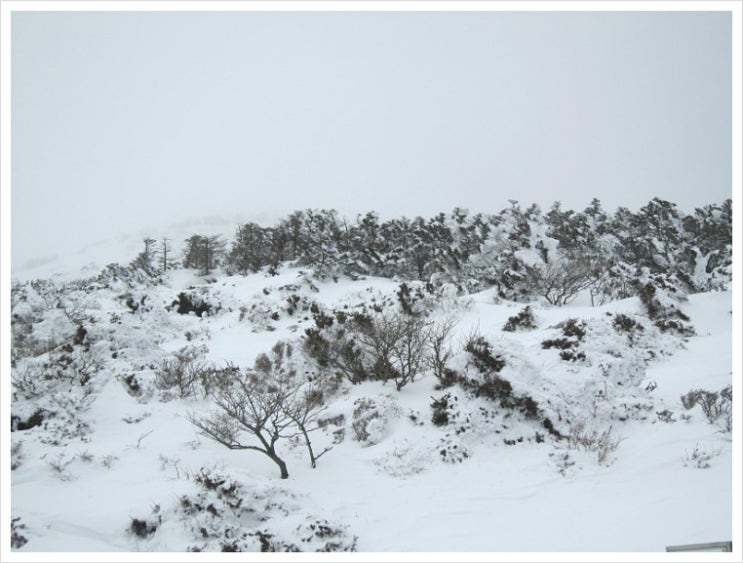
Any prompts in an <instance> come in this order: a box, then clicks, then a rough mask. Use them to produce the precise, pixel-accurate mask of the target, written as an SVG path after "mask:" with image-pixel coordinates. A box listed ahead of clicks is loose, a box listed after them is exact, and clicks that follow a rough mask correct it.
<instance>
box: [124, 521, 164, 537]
mask: <svg viewBox="0 0 743 563" xmlns="http://www.w3.org/2000/svg"><path fill="white" fill-rule="evenodd" d="M159 525H160V518H159V517H158V518H157V519H139V518H132V519H131V523H130V524H129V527H128V528H127V531H128V532H129V533H130V534H131V535H133V536H136V537H138V538H142V539H146V538H148V537H150V536H151V535H152V534H154V533H155V532H157V527H158V526H159Z"/></svg>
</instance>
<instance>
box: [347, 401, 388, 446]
mask: <svg viewBox="0 0 743 563" xmlns="http://www.w3.org/2000/svg"><path fill="white" fill-rule="evenodd" d="M353 405H354V409H353V418H352V421H351V428H352V429H353V434H354V438H355V439H356V440H357V441H358V442H361V443H362V444H364V445H367V446H372V445H374V444H378V443H379V442H380V441H381V440H382V438H383V437H384V431H385V428H386V426H387V416H386V415H387V413H386V412H385V411H386V409H385V408H384V407H383V406H382V405H380V404H378V403H377V402H376V401H375V400H374V399H372V398H370V397H362V398H360V399H356V400H355V401H354V403H353Z"/></svg>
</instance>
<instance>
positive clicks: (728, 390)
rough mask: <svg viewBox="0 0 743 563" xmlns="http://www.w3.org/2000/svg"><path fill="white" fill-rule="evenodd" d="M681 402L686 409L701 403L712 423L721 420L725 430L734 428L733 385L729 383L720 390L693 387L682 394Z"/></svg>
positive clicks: (728, 430)
mask: <svg viewBox="0 0 743 563" xmlns="http://www.w3.org/2000/svg"><path fill="white" fill-rule="evenodd" d="M681 404H682V405H684V408H685V409H686V410H690V409H692V408H694V407H695V406H696V405H699V406H700V408H701V409H702V412H703V413H704V416H706V417H707V420H708V421H709V423H710V424H715V423H718V421H720V424H721V426H722V428H723V430H725V432H730V431H732V428H733V386H732V385H728V386H727V387H725V388H724V389H721V390H720V391H719V392H714V391H706V390H704V389H693V390H691V391H689V392H688V393H686V395H682V396H681Z"/></svg>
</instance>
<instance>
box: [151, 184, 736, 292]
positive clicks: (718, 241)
mask: <svg viewBox="0 0 743 563" xmlns="http://www.w3.org/2000/svg"><path fill="white" fill-rule="evenodd" d="M154 244H155V241H154V240H152V239H148V240H146V241H145V251H144V252H143V253H142V254H141V255H140V256H139V257H138V259H137V260H138V262H139V265H141V266H142V267H143V268H149V269H155V270H159V271H164V270H167V269H168V268H169V267H173V265H175V263H174V262H169V261H168V260H169V258H168V256H167V254H168V253H170V257H172V256H173V251H172V250H171V248H170V245H169V242H168V241H167V240H163V241H162V242H161V244H160V252H159V253H158V252H155V251H154ZM731 262H732V201H731V200H730V199H728V200H726V201H724V202H722V203H721V204H709V205H705V206H703V207H701V208H697V209H695V210H694V212H692V213H684V212H682V211H681V210H680V209H679V208H678V207H677V206H676V205H675V204H674V203H671V202H668V201H664V200H661V199H659V198H654V199H652V200H651V201H649V202H648V203H647V205H645V206H643V207H642V208H641V209H639V210H638V211H637V212H632V211H630V210H629V209H627V208H624V207H620V208H618V209H617V210H616V211H615V212H614V213H609V212H607V211H605V210H604V209H603V208H602V206H601V203H600V201H599V200H598V199H594V200H593V201H592V202H591V204H590V205H589V206H588V207H586V208H585V209H584V210H583V211H573V210H564V209H563V208H562V205H561V203H560V202H555V203H554V204H552V206H551V207H550V208H549V210H548V211H547V212H543V211H542V210H541V208H540V207H539V206H538V205H531V206H529V207H526V208H523V207H522V206H521V205H520V204H519V203H518V202H517V201H511V202H510V207H508V208H505V209H503V210H501V211H500V212H498V213H494V214H483V213H476V214H470V213H469V212H468V211H467V210H466V209H462V208H455V209H454V210H453V211H452V212H451V213H448V214H445V213H439V214H437V215H435V216H434V217H430V218H427V219H426V218H423V217H420V216H419V217H415V218H414V219H409V218H407V217H400V218H394V219H389V220H384V221H383V220H381V219H380V216H379V215H378V214H377V213H375V212H373V211H372V212H368V213H366V214H362V215H358V216H357V217H356V218H355V219H354V220H352V221H349V220H348V219H347V218H345V217H341V216H340V215H339V214H338V212H337V211H335V210H332V209H331V210H328V209H320V210H315V209H308V210H304V211H295V212H293V213H291V214H290V215H288V216H287V217H285V218H284V219H282V220H280V221H279V222H278V223H277V224H275V225H273V226H261V225H258V224H256V223H245V224H243V225H239V226H238V227H237V229H236V232H235V234H234V237H233V238H232V240H231V242H230V244H229V245H228V243H227V241H226V240H225V239H224V238H223V237H222V236H220V235H209V236H207V235H198V234H194V235H192V236H190V237H189V238H188V239H187V240H186V241H185V246H184V250H183V253H182V261H181V263H180V265H181V266H182V267H186V268H193V269H195V270H197V271H199V272H200V273H201V274H204V275H206V274H209V273H210V272H212V271H213V270H214V269H215V268H218V267H219V268H222V269H223V271H224V272H225V273H228V274H243V275H245V274H249V273H254V272H258V271H260V270H263V269H266V270H267V271H268V272H275V271H277V270H278V269H279V268H280V267H281V266H282V265H284V264H290V265H293V266H299V267H306V268H308V269H311V270H312V271H313V272H314V274H315V275H316V276H318V277H321V278H327V277H335V278H337V277H341V276H347V277H351V278H358V277H360V276H365V275H369V276H381V277H387V278H399V279H404V280H421V281H432V282H445V281H447V282H454V283H457V284H459V285H460V286H461V287H462V289H463V290H465V291H476V290H481V289H484V288H487V287H494V288H496V291H497V294H498V295H499V296H500V297H501V298H504V299H514V300H524V299H529V298H533V297H534V296H542V297H544V298H545V299H546V300H547V301H549V302H550V303H553V304H556V305H560V304H565V303H566V302H568V301H569V300H570V299H572V298H573V297H574V295H575V294H576V293H577V292H578V291H581V290H583V289H591V292H592V295H593V294H595V295H596V297H597V298H599V299H601V298H605V299H608V298H617V297H626V296H628V295H625V294H626V293H628V292H629V291H630V290H629V289H628V287H627V280H628V279H630V278H632V277H633V276H636V275H637V273H638V271H640V270H642V271H646V272H649V273H650V274H654V273H666V274H670V275H675V276H677V277H678V279H679V280H680V281H681V283H682V284H684V285H685V286H686V289H687V290H688V291H691V292H694V291H705V290H708V289H711V288H713V287H716V286H719V285H720V284H724V283H725V282H727V281H728V280H729V277H730V266H731Z"/></svg>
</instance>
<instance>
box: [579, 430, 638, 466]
mask: <svg viewBox="0 0 743 563" xmlns="http://www.w3.org/2000/svg"><path fill="white" fill-rule="evenodd" d="M567 438H568V445H569V447H571V448H573V449H579V448H583V449H584V450H586V451H591V452H596V460H597V461H598V463H599V465H604V464H606V463H608V462H609V461H610V460H609V454H611V453H612V452H614V451H616V449H617V448H618V447H619V444H620V443H621V442H622V441H623V440H624V438H615V437H614V436H613V435H612V427H611V426H609V428H607V429H606V430H604V431H603V432H598V431H596V430H590V431H589V430H586V427H585V424H584V423H582V422H578V423H575V424H573V425H572V426H571V427H570V432H569V434H568V436H567Z"/></svg>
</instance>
